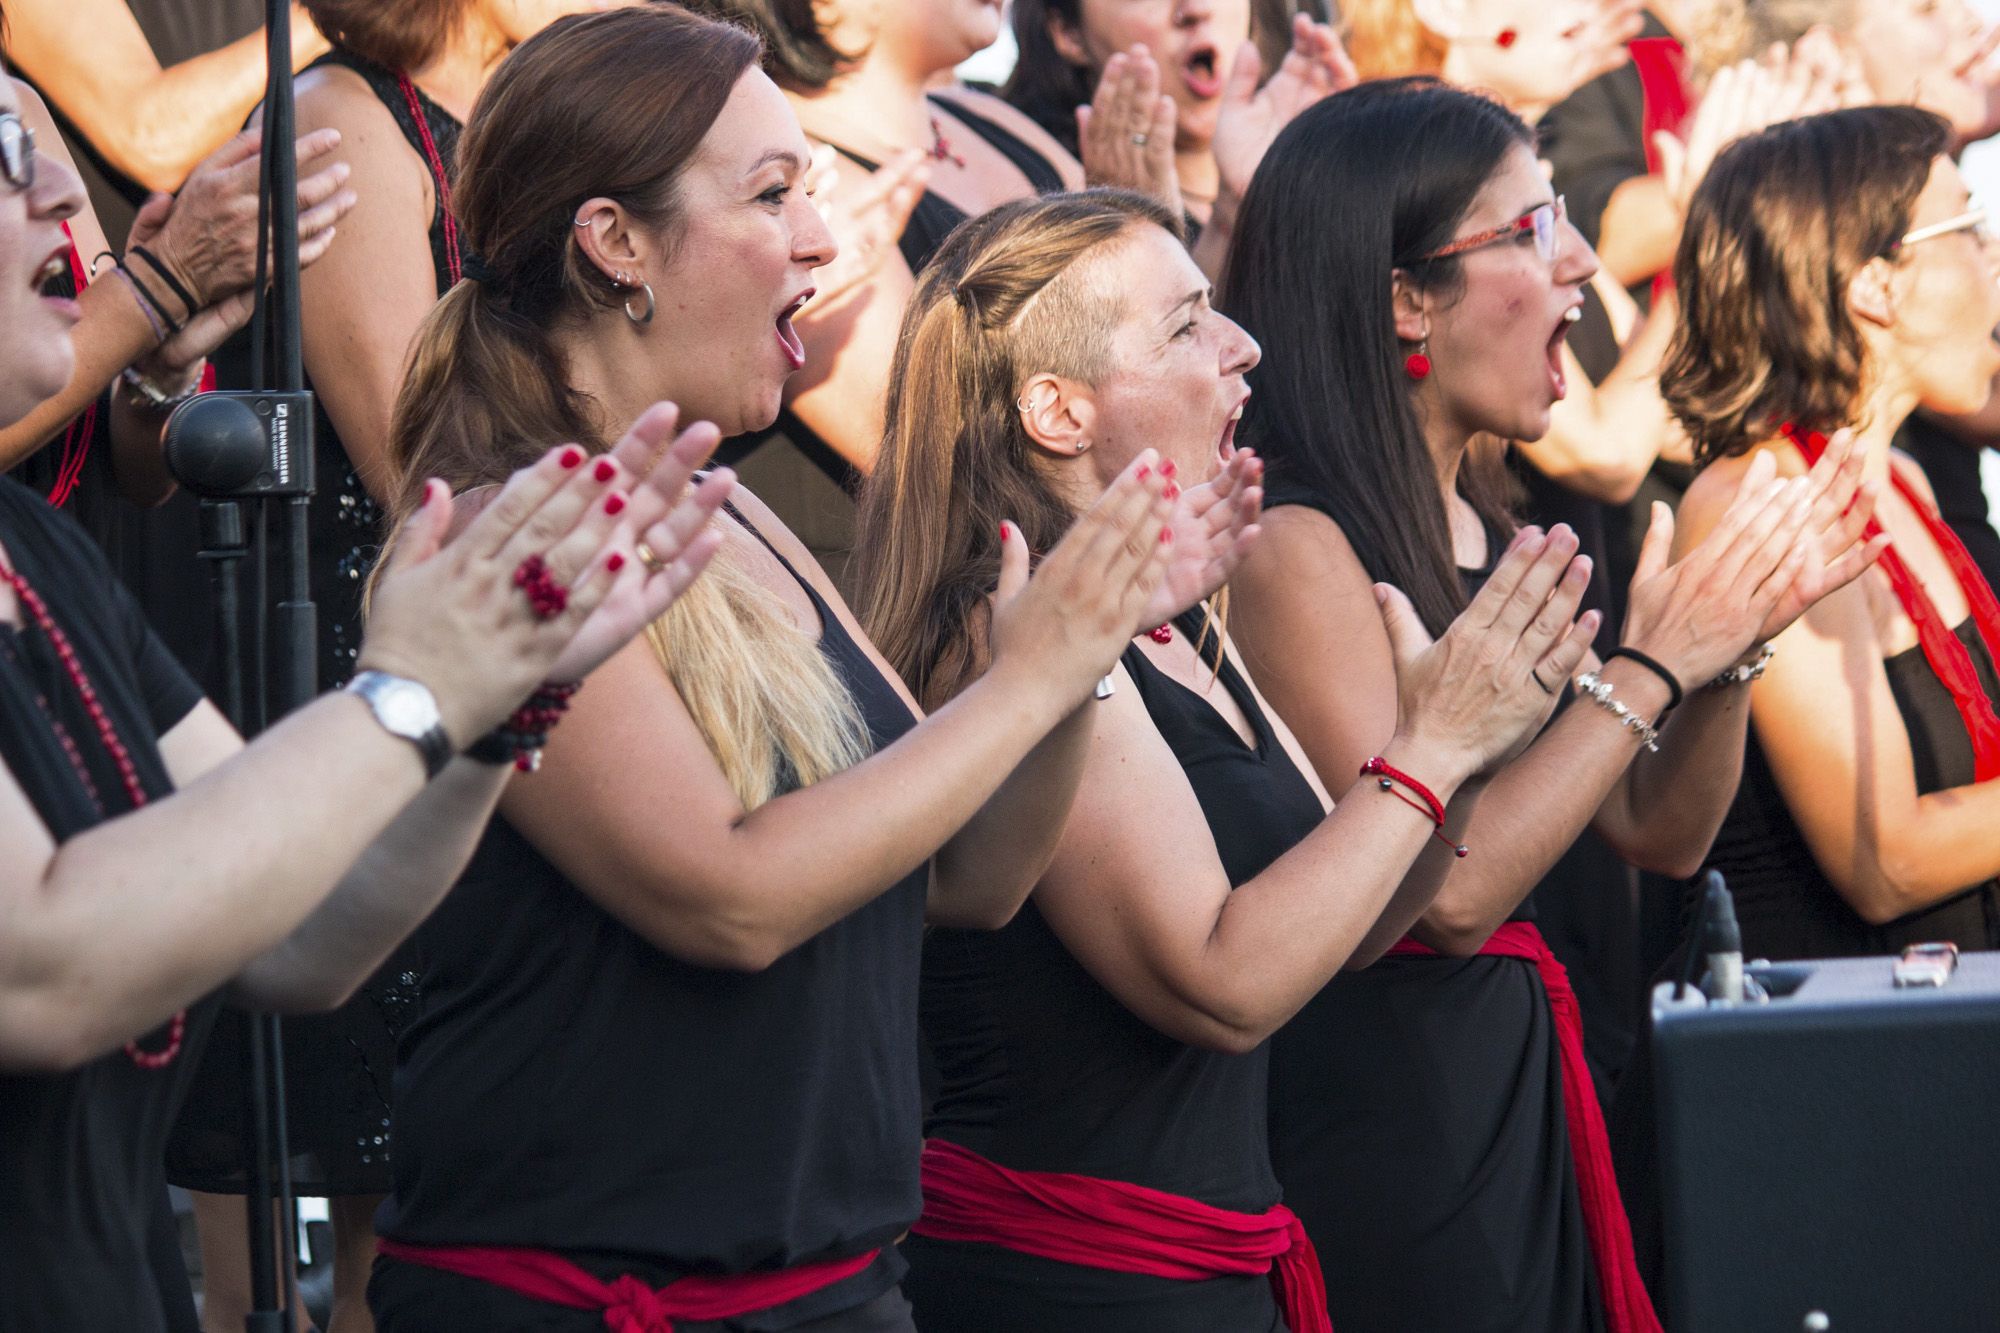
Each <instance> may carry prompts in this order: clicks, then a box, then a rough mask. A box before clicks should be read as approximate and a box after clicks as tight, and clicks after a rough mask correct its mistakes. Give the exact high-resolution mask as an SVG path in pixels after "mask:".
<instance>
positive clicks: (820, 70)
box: [680, 0, 865, 92]
mask: <svg viewBox="0 0 2000 1333" xmlns="http://www.w3.org/2000/svg"><path fill="white" fill-rule="evenodd" d="M680 3H681V4H683V5H685V6H686V7H687V8H688V9H689V10H690V11H692V12H693V13H696V14H700V15H701V16H703V17H704V18H713V19H721V20H723V21H725V22H728V23H734V24H737V25H738V26H740V27H744V28H748V29H749V30H750V31H751V32H754V33H755V34H757V36H758V38H759V39H761V40H762V41H763V43H764V72H765V73H766V74H768V75H770V76H771V78H772V80H773V81H774V82H777V83H779V84H782V85H784V86H785V87H787V88H792V89H796V90H798V91H802V92H805V91H815V90H817V89H820V88H824V87H826V85H828V84H829V83H832V82H833V81H834V79H836V78H837V77H839V76H840V75H841V74H843V73H845V72H846V71H847V69H848V68H849V67H850V66H852V65H853V64H854V62H855V61H856V60H859V59H860V58H861V57H862V55H863V54H865V53H864V52H861V51H842V50H840V49H839V48H838V47H836V46H834V44H833V43H832V42H830V41H828V40H827V37H826V33H825V32H824V31H823V30H822V29H821V28H820V25H819V20H818V19H817V18H815V17H814V16H813V0H680Z"/></svg>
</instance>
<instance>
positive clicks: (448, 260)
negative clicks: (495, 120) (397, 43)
mask: <svg viewBox="0 0 2000 1333" xmlns="http://www.w3.org/2000/svg"><path fill="white" fill-rule="evenodd" d="M396 83H397V86H398V87H400V88H401V89H402V90H403V101H404V102H405V103H407V104H408V106H409V108H410V119H412V120H414V121H416V122H417V139H418V141H419V142H420V143H422V144H423V146H424V165H425V166H427V167H429V168H430V169H431V185H432V186H433V187H434V188H435V189H436V190H437V209H438V218H439V220H440V221H441V222H442V223H443V230H444V268H445V273H446V275H447V276H448V277H450V278H451V280H452V282H453V284H454V285H456V284H457V282H458V280H459V279H460V278H463V277H464V276H465V263H464V261H463V260H462V259H461V258H460V257H459V250H458V219H457V218H455V217H453V216H452V213H451V182H450V181H448V180H446V179H445V176H444V158H443V157H442V156H441V155H440V154H439V153H438V146H437V140H436V139H434V138H432V137H431V122H430V120H429V118H427V117H426V116H425V115H424V102H423V98H422V97H421V96H420V95H419V94H418V92H417V85H416V82H415V81H414V80H412V79H411V78H410V76H409V75H407V74H398V75H397V76H396Z"/></svg>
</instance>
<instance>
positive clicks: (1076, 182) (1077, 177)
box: [937, 83, 1083, 189]
mask: <svg viewBox="0 0 2000 1333" xmlns="http://www.w3.org/2000/svg"><path fill="white" fill-rule="evenodd" d="M937 95H938V96H939V97H941V98H943V99H944V100H945V101H946V102H949V103H952V104H954V105H956V106H962V107H964V108H965V109H966V110H967V111H970V112H971V113H972V114H974V115H976V116H983V117H985V118H986V119H987V120H990V121H992V122H993V123H994V124H996V125H998V126H1000V127H1001V128H1002V129H1004V130H1006V131H1008V132H1009V133H1010V134H1013V135H1014V136H1015V137H1017V138H1019V139H1020V140H1021V141H1022V142H1024V143H1026V144H1027V145H1028V146H1029V147H1030V148H1032V149H1034V150H1035V151H1036V152H1038V153H1040V154H1041V155H1042V156H1043V157H1045V158H1047V159H1048V160H1049V164H1050V165H1051V166H1053V167H1055V169H1056V170H1057V171H1059V172H1061V173H1062V177H1063V183H1064V184H1066V185H1068V186H1069V187H1070V188H1071V189H1079V188H1081V187H1082V185H1083V165H1082V164H1081V163H1079V162H1078V161H1077V160H1076V159H1075V158H1074V157H1071V156H1070V153H1069V150H1068V149H1067V148H1064V147H1063V146H1062V145H1061V144H1059V143H1057V142H1056V140H1055V136H1054V135H1052V134H1050V133H1049V132H1048V131H1047V130H1045V129H1043V128H1042V127H1041V126H1040V125H1037V124H1036V123H1035V122H1034V120H1032V119H1031V118H1030V117H1029V116H1027V115H1026V114H1025V113H1023V112H1022V111H1021V110H1020V108H1018V107H1016V106H1015V105H1014V104H1013V103H1011V102H1009V101H1007V100H1006V99H1005V98H1000V97H995V96H994V95H993V94H992V93H988V92H981V91H980V90H979V89H977V88H972V87H968V86H967V85H965V84H963V83H954V84H952V85H951V86H950V87H948V88H941V89H939V90H938V94H937Z"/></svg>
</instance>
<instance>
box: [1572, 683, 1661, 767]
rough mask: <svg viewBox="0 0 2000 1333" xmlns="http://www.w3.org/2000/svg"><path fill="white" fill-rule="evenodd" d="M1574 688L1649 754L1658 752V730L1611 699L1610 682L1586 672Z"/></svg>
mask: <svg viewBox="0 0 2000 1333" xmlns="http://www.w3.org/2000/svg"><path fill="white" fill-rule="evenodd" d="M1576 688H1577V689H1578V691H1580V692H1581V693H1583V694H1584V695H1586V696H1587V697H1588V698H1589V699H1590V701H1591V702H1592V703H1594V704H1596V705H1597V706H1598V707H1599V708H1602V709H1604V710H1605V711H1606V712H1608V713H1610V714H1611V716H1613V717H1615V718H1617V719H1618V724H1619V725H1620V726H1622V727H1624V728H1625V729H1626V730H1627V731H1630V732H1631V733H1632V734H1633V735H1635V736H1637V737H1638V738H1639V743H1640V744H1641V745H1644V746H1645V747H1646V749H1647V751H1648V752H1649V753H1652V754H1658V753H1659V752H1660V729H1659V728H1658V727H1656V726H1654V725H1653V724H1652V723H1650V722H1648V721H1647V720H1646V719H1645V718H1643V717H1640V716H1639V715H1638V714H1637V713H1635V712H1633V711H1632V710H1631V709H1630V708H1627V707H1626V706H1625V705H1624V704H1622V703H1620V702H1619V701H1618V700H1616V699H1614V698H1612V697H1611V682H1610V681H1608V680H1604V679H1602V678H1601V677H1599V676H1598V674H1597V673H1596V672H1595V671H1586V672H1584V673H1583V674H1582V675H1581V676H1578V677H1577V678H1576Z"/></svg>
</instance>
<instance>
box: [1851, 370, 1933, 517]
mask: <svg viewBox="0 0 2000 1333" xmlns="http://www.w3.org/2000/svg"><path fill="white" fill-rule="evenodd" d="M1917 403H1918V394H1917V391H1916V390H1915V389H1913V388H1910V387H1908V386H1907V385H1903V384H1896V383H1883V384H1878V385H1876V386H1875V387H1874V388H1872V389H1870V390H1869V391H1867V392H1866V393H1864V394H1863V395H1862V397H1861V404H1860V410H1859V411H1857V412H1856V413H1855V414H1854V418H1853V419H1854V422H1855V423H1856V424H1855V426H1854V444H1855V447H1856V448H1857V449H1859V450H1860V451H1861V456H1862V458H1863V460H1864V462H1863V464H1862V472H1861V478H1862V480H1863V481H1872V482H1874V483H1875V485H1876V487H1877V490H1878V492H1879V491H1883V490H1887V489H1888V486H1889V454H1890V451H1891V450H1892V449H1893V448H1894V446H1895V442H1896V432H1897V431H1899V430H1901V429H1902V428H1903V423H1904V422H1905V421H1907V420H1908V419H1909V416H1910V413H1912V412H1914V411H1916V410H1917Z"/></svg>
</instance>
